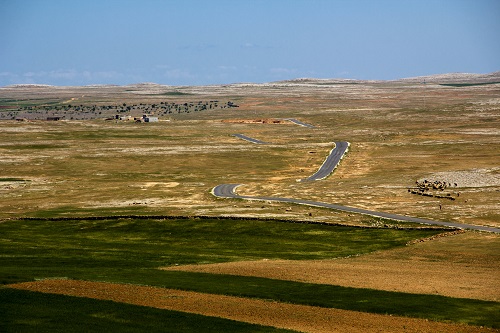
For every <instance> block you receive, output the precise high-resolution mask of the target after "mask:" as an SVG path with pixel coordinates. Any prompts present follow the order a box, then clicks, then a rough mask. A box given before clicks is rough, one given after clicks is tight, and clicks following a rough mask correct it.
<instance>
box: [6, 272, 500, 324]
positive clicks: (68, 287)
mask: <svg viewBox="0 0 500 333" xmlns="http://www.w3.org/2000/svg"><path fill="white" fill-rule="evenodd" d="M10 287H12V288H16V289H23V290H32V291H40V292H46V293H53V294H64V295H71V296H79V297H89V298H94V299H103V300H113V301H116V302H122V303H129V304H136V305H142V306H149V307H155V308H160V309H170V310H178V311H184V312H190V313H198V314H203V315H207V316H214V317H222V318H227V319H233V320H237V321H242V322H248V323H254V324H260V325H267V326H274V327H279V328H287V329H293V330H297V331H301V332H314V333H320V332H325V333H326V332H328V333H331V332H450V333H451V332H453V333H456V332H494V331H495V330H491V329H485V328H480V327H475V326H467V325H457V324H445V323H437V322H431V321H427V320H422V319H412V318H405V317H394V316H384V315H376V314H368V313H361V312H354V311H346V310H338V309H326V308H319V307H313V306H304V305H292V304H285V303H278V302H269V301H263V300H254V299H245V298H238V297H230V296H220V295H211V294H201V293H195V292H186V291H178V290H171V289H163V288H156V287H145V286H135V285H124V284H110V283H102V282H88V281H75V280H43V281H37V282H27V283H20V284H16V285H11V286H10Z"/></svg>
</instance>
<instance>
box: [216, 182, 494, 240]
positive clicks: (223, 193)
mask: <svg viewBox="0 0 500 333" xmlns="http://www.w3.org/2000/svg"><path fill="white" fill-rule="evenodd" d="M238 186H241V184H222V185H217V186H216V187H214V188H213V189H212V194H213V195H215V196H216V197H219V198H231V199H246V200H260V201H279V202H287V203H293V204H298V205H307V206H314V207H323V208H329V209H333V210H339V211H343V212H349V213H357V214H364V215H370V216H375V217H382V218H386V219H391V220H397V221H404V222H415V223H424V224H431V225H440V226H446V227H452V228H460V229H472V230H480V231H489V232H496V233H500V229H499V228H492V227H484V226H477V225H470V224H463V223H454V222H442V221H434V220H427V219H421V218H418V217H411V216H406V215H398V214H391V213H384V212H376V211H373V210H368V209H361V208H355V207H348V206H342V205H336V204H330V203H325V202H318V201H310V200H301V199H293V198H279V197H252V196H244V195H239V194H237V193H236V188H237V187H238Z"/></svg>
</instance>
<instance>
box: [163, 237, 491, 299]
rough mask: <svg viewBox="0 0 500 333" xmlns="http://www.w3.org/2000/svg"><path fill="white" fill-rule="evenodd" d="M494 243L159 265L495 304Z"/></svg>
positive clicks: (449, 242)
mask: <svg viewBox="0 0 500 333" xmlns="http://www.w3.org/2000/svg"><path fill="white" fill-rule="evenodd" d="M467 243H469V244H470V246H469V247H467V246H464V244H467ZM499 246H500V237H498V236H497V235H479V234H476V233H465V234H460V235H455V236H452V237H446V238H440V239H435V240H432V241H428V242H423V243H418V244H413V245H411V246H407V247H406V248H402V249H396V250H391V251H384V252H376V253H372V254H368V255H363V256H359V257H351V258H343V259H332V260H312V261H292V260H261V261H247V262H231V263H224V264H210V265H188V266H176V267H168V268H164V269H168V270H183V271H195V272H205V273H212V274H231V275H243V276H258V277H265V278H272V279H281V280H291V281H300V282H310V283H319V284H332V285H340V286H346V287H357V288H371V289H379V290H388V291H399V292H409V293H419V294H438V295H444V296H450V297H459V298H473V299H481V300H491V301H497V302H498V301H499V300H500V290H499V289H498V285H499V284H500V255H499V254H498V252H497V254H496V255H495V253H494V252H495V251H498V249H499ZM488 248H489V249H491V250H488ZM485 249H486V250H485ZM485 251H486V252H485ZM488 251H490V252H491V253H488Z"/></svg>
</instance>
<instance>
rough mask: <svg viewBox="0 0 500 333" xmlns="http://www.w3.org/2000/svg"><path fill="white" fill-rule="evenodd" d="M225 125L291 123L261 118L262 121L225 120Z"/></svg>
mask: <svg viewBox="0 0 500 333" xmlns="http://www.w3.org/2000/svg"><path fill="white" fill-rule="evenodd" d="M222 122H223V123H232V124H290V122H289V121H287V120H283V119H276V118H261V119H224V120H222Z"/></svg>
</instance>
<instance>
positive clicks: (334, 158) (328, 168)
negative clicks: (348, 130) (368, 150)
mask: <svg viewBox="0 0 500 333" xmlns="http://www.w3.org/2000/svg"><path fill="white" fill-rule="evenodd" d="M348 148H349V142H345V141H338V142H335V147H334V148H333V149H332V150H331V151H330V154H329V155H328V157H327V158H326V160H325V162H323V164H322V165H321V167H320V168H319V170H318V171H316V173H315V174H314V175H312V176H310V177H308V178H305V179H302V181H309V180H321V179H325V178H326V177H328V176H329V175H330V174H331V173H332V172H333V170H335V168H336V167H337V166H338V164H339V163H340V160H341V159H342V157H344V154H345V153H346V152H347V149H348Z"/></svg>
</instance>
